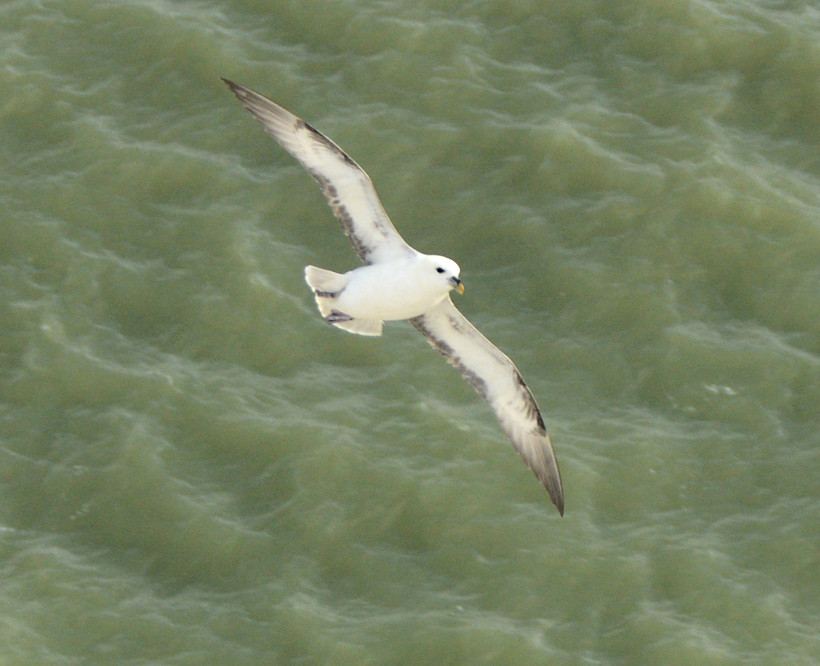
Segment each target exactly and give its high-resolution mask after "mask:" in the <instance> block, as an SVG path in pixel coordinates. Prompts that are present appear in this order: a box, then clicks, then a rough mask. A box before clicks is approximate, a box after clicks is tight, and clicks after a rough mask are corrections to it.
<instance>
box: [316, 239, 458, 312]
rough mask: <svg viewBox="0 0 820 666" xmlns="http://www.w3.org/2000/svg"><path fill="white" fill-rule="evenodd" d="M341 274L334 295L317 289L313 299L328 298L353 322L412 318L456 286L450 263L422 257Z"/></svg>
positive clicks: (361, 267)
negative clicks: (358, 320) (441, 270)
mask: <svg viewBox="0 0 820 666" xmlns="http://www.w3.org/2000/svg"><path fill="white" fill-rule="evenodd" d="M309 268H312V267H309ZM438 269H443V272H441V273H439V272H438ZM308 272H309V271H306V274H307V273H308ZM343 275H344V278H345V280H344V285H343V286H342V288H341V289H339V290H338V292H336V293H334V294H333V296H330V294H329V293H328V292H326V291H325V290H323V289H321V288H320V289H319V292H318V294H317V295H316V297H317V299H321V298H323V297H324V298H332V300H333V307H334V308H335V309H337V310H338V311H339V312H341V313H344V314H347V315H350V316H351V317H353V318H355V319H379V320H382V321H399V320H402V319H412V318H413V317H418V316H419V315H422V314H424V313H425V312H427V311H428V310H430V309H431V308H432V307H433V306H435V305H438V304H439V303H440V302H441V301H443V300H444V299H445V298H446V297H447V294H449V293H450V290H451V289H453V287H454V286H456V287H457V286H458V285H459V284H460V281H459V280H458V275H459V268H458V265H457V264H456V263H455V262H454V261H451V260H450V259H447V258H446V257H437V256H431V255H425V254H417V255H416V256H413V257H409V258H408V259H402V260H399V261H395V262H391V263H389V264H368V265H366V266H360V267H359V268H355V269H353V270H352V271H348V272H347V273H344V274H343ZM454 279H455V282H454ZM308 284H310V281H308ZM339 284H341V281H340V283H339ZM311 286H312V285H311ZM331 293H333V292H331ZM323 294H327V295H326V296H323Z"/></svg>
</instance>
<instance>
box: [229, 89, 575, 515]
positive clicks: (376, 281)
mask: <svg viewBox="0 0 820 666" xmlns="http://www.w3.org/2000/svg"><path fill="white" fill-rule="evenodd" d="M223 80H224V81H225V83H226V84H227V85H228V86H229V87H230V88H231V90H232V91H233V92H234V94H235V95H236V96H237V97H238V98H239V100H240V101H241V102H242V103H243V104H244V105H245V107H246V108H247V109H248V110H249V111H250V112H251V113H252V114H253V115H254V117H255V118H256V119H257V120H258V121H259V122H260V123H261V124H262V126H263V127H264V129H265V131H266V132H267V133H268V134H269V135H271V136H272V137H273V138H274V139H276V140H277V141H278V142H279V144H280V145H281V146H282V147H283V148H284V149H285V150H287V151H288V152H289V153H290V154H291V155H293V157H295V158H296V159H297V160H298V161H299V162H300V163H301V164H302V166H304V167H305V169H307V171H308V173H310V175H311V176H313V178H314V179H315V180H316V181H317V182H318V183H319V186H320V187H321V188H322V190H323V192H324V194H325V197H326V198H327V200H328V203H329V204H330V206H331V208H332V209H333V212H334V214H335V215H336V217H337V218H338V219H339V221H340V222H341V223H342V229H343V230H344V232H345V233H346V234H347V236H348V237H349V238H350V241H351V243H352V244H353V249H354V250H355V251H356V253H357V254H358V255H359V257H360V259H361V260H362V261H363V262H364V264H365V265H364V266H361V267H359V268H356V269H354V270H351V271H348V272H347V273H335V272H333V271H329V270H326V269H323V268H317V267H315V266H307V267H306V268H305V280H306V281H307V283H308V285H309V286H310V288H311V289H312V290H313V294H314V298H315V299H316V304H317V306H318V307H319V311H320V312H321V313H322V315H323V316H324V318H325V321H327V322H328V323H330V324H333V325H334V326H337V327H339V328H342V329H344V330H347V331H349V332H351V333H357V334H360V335H381V332H382V322H383V321H393V320H401V319H407V320H409V321H410V323H411V324H413V326H415V327H416V328H417V329H418V330H419V331H420V332H421V333H423V334H424V336H425V337H426V338H427V341H428V342H429V343H430V344H431V345H432V346H433V347H434V348H435V349H436V350H437V351H439V352H440V353H441V354H442V355H443V356H444V357H445V358H446V359H447V362H448V363H450V364H451V365H453V366H455V367H456V368H458V370H460V371H461V374H462V375H463V376H464V378H465V379H466V380H467V381H468V382H469V383H470V384H471V385H472V386H473V388H475V389H476V391H478V393H479V394H480V395H481V396H482V397H483V398H484V399H485V400H486V401H487V402H488V403H489V405H490V406H491V407H492V409H493V410H494V411H495V414H496V417H497V418H498V421H499V423H500V424H501V427H502V428H503V429H504V431H505V432H506V433H507V436H508V437H509V438H510V440H511V441H512V443H513V446H514V447H515V449H516V450H517V451H518V453H519V454H520V455H521V457H522V458H523V459H524V461H525V462H526V463H527V465H528V466H529V467H530V469H531V470H532V471H533V473H534V474H535V475H536V477H537V478H538V480H539V481H541V483H542V484H543V485H544V487H545V488H546V490H547V492H548V493H549V496H550V499H551V500H552V502H553V503H554V504H555V506H556V508H557V509H558V511H559V513H561V514H562V515H563V513H564V491H563V487H562V484H561V475H560V472H559V471H558V461H557V460H556V458H555V453H554V452H553V449H552V444H551V443H550V440H549V436H548V435H547V431H546V428H545V426H544V421H543V419H542V417H541V412H540V411H539V409H538V405H537V404H536V402H535V399H534V398H533V396H532V393H531V392H530V390H529V388H528V387H527V385H526V384H525V383H524V380H523V379H522V377H521V373H519V372H518V369H517V368H516V367H515V365H514V364H513V362H512V361H511V360H510V359H509V358H507V356H506V355H505V354H504V353H503V352H502V351H501V350H500V349H498V348H497V347H496V346H495V345H493V344H492V343H491V342H490V341H489V340H487V338H485V337H484V336H483V335H481V333H479V332H478V331H477V330H476V329H475V327H473V326H472V324H470V322H469V321H467V319H466V318H465V317H464V315H462V314H461V313H460V312H459V311H458V310H457V309H456V307H455V305H453V302H452V301H451V300H450V297H449V293H450V290H452V289H457V290H458V291H459V292H463V291H464V285H463V284H462V283H461V280H460V279H459V274H460V269H459V267H458V264H456V263H455V262H454V261H453V260H451V259H447V258H446V257H441V256H437V255H426V254H422V253H420V252H418V251H416V250H414V249H413V248H412V247H410V246H409V245H408V244H407V243H406V242H405V241H404V239H403V238H402V237H401V236H400V235H399V233H398V232H397V231H396V229H395V227H394V226H393V223H392V222H390V218H389V217H388V216H387V213H386V212H385V211H384V208H383V207H382V205H381V202H380V201H379V197H378V195H377V194H376V191H375V189H374V188H373V184H372V183H371V182H370V178H369V177H368V176H367V174H366V173H365V172H364V170H362V168H361V167H359V165H358V164H356V162H354V161H353V160H352V159H351V158H350V156H349V155H347V153H345V152H344V151H343V150H342V149H341V148H339V147H338V146H337V145H336V144H335V143H333V142H332V141H331V140H330V139H328V138H327V137H326V136H325V135H323V134H322V133H321V132H319V131H318V130H316V129H314V128H313V127H311V126H310V125H308V124H307V123H306V122H305V121H304V120H302V119H301V118H299V117H297V116H295V115H293V114H292V113H291V112H290V111H288V110H286V109H284V108H282V107H281V106H279V105H278V104H276V103H275V102H273V101H271V100H269V99H268V98H267V97H264V96H263V95H260V94H259V93H257V92H254V91H253V90H250V89H248V88H245V87H244V86H240V85H238V84H236V83H233V82H231V81H228V80H227V79H223Z"/></svg>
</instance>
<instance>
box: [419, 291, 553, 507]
mask: <svg viewBox="0 0 820 666" xmlns="http://www.w3.org/2000/svg"><path fill="white" fill-rule="evenodd" d="M410 323H411V324H413V326H415V327H416V328H417V329H418V330H419V331H421V332H422V333H423V334H424V336H425V337H426V338H427V341H428V342H429V343H430V344H431V345H432V346H433V347H434V348H435V349H436V350H438V351H439V352H440V353H441V354H443V355H444V357H445V358H446V359H447V362H448V363H450V365H453V366H455V367H456V368H458V369H459V370H460V371H461V374H462V375H463V376H464V378H465V379H466V380H467V381H468V382H469V383H470V384H472V386H473V388H475V390H476V391H478V393H479V394H480V395H481V396H482V397H483V398H484V399H485V400H486V401H487V402H488V403H489V404H490V407H492V408H493V411H495V415H496V417H498V421H499V423H500V424H501V427H502V428H503V429H504V432H506V433H507V436H508V437H509V438H510V439H511V440H512V443H513V446H514V447H515V449H516V451H518V453H519V454H520V455H521V457H522V458H523V459H524V462H526V463H527V465H528V466H529V468H530V469H531V470H532V471H533V472H534V473H535V476H536V477H538V480H539V481H540V482H541V483H542V484H543V485H544V487H545V488H546V489H547V493H549V496H550V499H551V500H552V503H553V504H555V506H556V508H557V509H558V512H559V513H560V514H561V515H563V514H564V491H563V487H562V485H561V474H560V472H559V470H558V461H557V460H556V458H555V452H554V451H553V449H552V444H551V443H550V439H549V435H547V430H546V428H545V427H544V420H543V419H542V418H541V412H540V411H539V410H538V405H537V404H536V403H535V398H533V396H532V393H531V392H530V389H529V388H528V387H527V385H526V384H525V383H524V380H523V378H522V377H521V373H520V372H518V369H517V368H516V367H515V365H514V364H513V362H512V361H511V360H510V359H509V358H508V357H507V356H506V355H505V354H504V353H503V352H502V351H501V350H500V349H499V348H498V347H496V346H495V345H494V344H493V343H492V342H490V341H489V340H487V338H485V337H484V336H483V335H482V334H481V333H479V331H478V330H477V329H476V328H475V327H474V326H473V325H472V324H471V323H470V322H469V321H467V318H466V317H464V315H462V314H461V313H460V312H459V311H458V309H456V306H455V305H453V302H452V301H451V300H450V298H449V297H447V298H445V299H444V301H442V302H441V303H440V304H438V305H436V306H435V307H434V308H433V309H432V310H430V311H428V312H426V313H424V314H423V315H421V316H419V317H415V318H413V319H411V320H410Z"/></svg>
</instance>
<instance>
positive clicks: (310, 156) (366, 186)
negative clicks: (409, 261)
mask: <svg viewBox="0 0 820 666" xmlns="http://www.w3.org/2000/svg"><path fill="white" fill-rule="evenodd" d="M222 80H223V81H224V82H225V83H226V84H228V87H229V88H230V89H231V90H232V91H233V93H234V95H236V96H237V98H239V101H240V102H242V104H244V105H245V108H247V109H248V111H250V112H251V113H252V114H253V116H254V118H256V119H257V120H258V121H259V122H260V123H261V124H262V127H264V128H265V132H267V133H268V134H269V135H270V136H272V137H273V138H274V139H276V140H277V141H278V142H279V144H280V145H281V146H282V147H283V148H284V149H285V150H287V151H288V152H289V153H290V154H291V155H293V157H295V158H296V159H297V160H298V161H299V163H300V164H301V165H302V166H303V167H304V168H305V169H307V171H308V173H310V175H311V176H313V178H314V179H315V180H316V182H318V183H319V186H320V187H321V188H322V191H323V192H324V195H325V197H326V198H327V200H328V203H329V204H330V207H331V208H332V209H333V213H334V214H335V215H336V217H337V218H338V219H339V221H340V222H341V223H342V228H343V229H344V232H345V234H347V236H348V238H350V242H351V243H353V249H354V250H355V251H356V254H358V255H359V258H360V259H361V260H362V261H363V262H364V263H366V264H374V263H380V262H382V261H390V260H392V259H397V258H406V257H407V256H410V255H413V254H415V253H416V251H415V250H414V249H413V248H412V247H410V246H409V245H408V244H407V243H406V242H405V241H404V239H403V238H402V237H401V236H400V235H399V232H398V231H396V228H395V227H394V226H393V223H392V222H391V221H390V218H389V217H388V216H387V213H386V212H385V210H384V207H383V206H382V204H381V201H379V196H378V195H377V194H376V190H375V189H374V187H373V183H372V182H371V181H370V178H369V177H368V175H367V174H366V173H365V172H364V170H363V169H362V168H361V167H360V166H359V165H358V164H356V162H354V161H353V160H352V159H351V158H350V156H349V155H348V154H347V153H345V152H344V151H343V150H342V149H341V148H339V146H337V145H336V144H335V143H333V141H331V140H330V139H328V138H327V137H326V136H325V135H324V134H322V133H321V132H319V131H318V130H316V129H314V128H313V127H311V126H310V125H308V124H307V123H306V122H305V121H304V120H302V119H301V118H299V117H297V116H295V115H293V114H292V113H291V112H290V111H288V110H287V109H283V108H282V107H281V106H279V105H278V104H276V103H275V102H272V101H271V100H269V99H268V98H267V97H264V96H263V95H260V94H259V93H257V92H254V91H253V90H250V89H248V88H245V87H244V86H241V85H239V84H237V83H234V82H233V81H229V80H227V79H222Z"/></svg>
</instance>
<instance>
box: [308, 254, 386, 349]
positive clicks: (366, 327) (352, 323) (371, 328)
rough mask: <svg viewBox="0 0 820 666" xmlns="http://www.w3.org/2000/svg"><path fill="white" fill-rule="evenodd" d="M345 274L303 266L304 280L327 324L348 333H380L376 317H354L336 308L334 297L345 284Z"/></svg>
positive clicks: (380, 325) (379, 324)
mask: <svg viewBox="0 0 820 666" xmlns="http://www.w3.org/2000/svg"><path fill="white" fill-rule="evenodd" d="M347 280H348V277H347V275H343V274H341V273H334V272H333V271H329V270H327V269H324V268H318V267H316V266H305V282H307V283H308V286H309V287H310V288H311V289H312V290H313V296H314V298H315V299H316V305H317V306H318V307H319V312H321V313H322V316H323V317H324V318H325V321H326V322H327V323H328V324H333V325H334V326H337V327H338V328H341V329H343V330H345V331H348V332H349V333H357V334H359V335H381V334H382V322H381V321H379V320H377V319H356V318H354V317H351V316H350V315H348V314H346V313H344V312H341V311H339V310H338V309H337V308H336V298H337V297H338V296H339V294H341V293H342V291H344V288H345V287H346V286H347Z"/></svg>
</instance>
